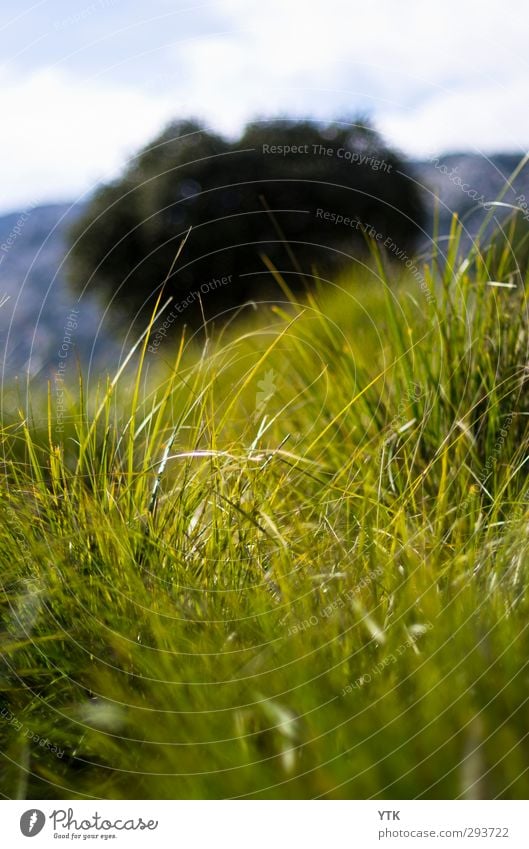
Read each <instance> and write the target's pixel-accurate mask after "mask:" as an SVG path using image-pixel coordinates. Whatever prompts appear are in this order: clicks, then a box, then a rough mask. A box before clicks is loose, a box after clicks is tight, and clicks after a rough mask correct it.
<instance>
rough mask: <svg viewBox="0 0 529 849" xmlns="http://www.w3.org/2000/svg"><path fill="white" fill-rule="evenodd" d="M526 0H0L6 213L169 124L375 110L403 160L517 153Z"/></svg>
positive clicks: (120, 158) (526, 86) (116, 158)
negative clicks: (461, 152)
mask: <svg viewBox="0 0 529 849" xmlns="http://www.w3.org/2000/svg"><path fill="white" fill-rule="evenodd" d="M525 17H526V7H525V3H524V2H522V0H504V2H498V0H489V2H486V0H484V2H480V3H477V2H470V1H469V0H458V2H456V0H444V2H443V3H442V4H437V3H435V4H433V3H430V2H427V0H402V2H396V0H378V2H358V0H217V2H195V0H176V2H170V0H93V2H91V0H74V2H65V0H38V2H27V0H22V3H21V2H20V0H18V2H14V0H2V4H1V12H0V37H1V39H2V47H3V51H2V58H1V59H0V84H1V86H2V100H1V106H2V133H1V134H0V161H1V162H2V163H3V166H4V167H3V169H2V181H1V183H0V210H2V211H6V210H10V209H15V208H20V207H23V206H24V205H27V204H31V203H37V202H42V201H46V200H50V201H51V200H61V199H73V198H76V197H79V196H80V195H82V194H83V193H84V192H87V191H90V189H91V188H92V187H93V186H94V185H95V184H96V183H97V182H98V181H100V180H104V179H109V178H111V177H112V176H114V175H116V174H117V173H119V170H120V169H121V168H122V167H123V165H124V164H125V163H126V161H127V158H128V157H129V156H131V155H132V154H133V153H134V152H135V151H136V150H137V149H138V147H139V146H141V145H143V144H145V143H146V142H148V141H149V140H150V139H151V138H152V137H153V136H154V135H155V134H156V133H157V132H159V130H160V129H161V128H162V127H163V126H164V124H166V123H167V122H168V121H169V120H170V119H171V118H177V117H184V116H189V115H193V116H196V117H199V118H202V119H203V120H204V121H205V122H206V123H207V124H209V125H210V126H214V127H215V128H217V129H220V130H222V131H224V132H226V133H228V134H230V133H236V132H237V130H238V129H239V128H240V126H241V125H242V124H243V123H244V122H245V121H246V120H248V119H250V118H252V117H255V116H259V117H266V116H268V115H270V116H272V115H277V114H279V113H281V114H288V115H299V116H313V117H316V118H322V119H327V118H328V119H331V118H333V117H341V118H344V117H353V116H355V115H356V114H358V113H359V112H360V113H363V114H367V115H370V116H371V117H372V118H373V119H374V121H375V124H376V125H377V126H378V128H379V129H380V130H381V131H382V132H383V133H384V134H385V136H386V137H387V139H388V140H389V141H390V142H391V143H393V144H395V145H397V146H398V147H399V148H400V149H401V150H403V151H404V152H405V153H407V154H409V155H411V156H421V157H424V156H428V155H433V154H437V153H440V152H444V151H450V150H463V149H465V150H474V151H481V152H485V153H488V152H491V151H496V150H509V151H514V152H519V153H520V154H522V153H525V152H526V148H527V147H529V110H528V109H527V108H526V106H527V95H528V93H529V67H528V62H527V58H526V57H527V37H526V36H527V26H524V18H525Z"/></svg>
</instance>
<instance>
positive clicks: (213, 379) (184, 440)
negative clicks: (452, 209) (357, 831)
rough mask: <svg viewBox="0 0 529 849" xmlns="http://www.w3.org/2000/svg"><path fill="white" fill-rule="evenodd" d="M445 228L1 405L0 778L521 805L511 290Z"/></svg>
mask: <svg viewBox="0 0 529 849" xmlns="http://www.w3.org/2000/svg"><path fill="white" fill-rule="evenodd" d="M457 239H458V230H457V226H456V225H454V230H453V239H452V244H453V248H452V249H451V252H450V256H449V257H448V261H447V263H446V266H445V267H444V266H443V268H441V266H440V264H439V263H438V262H437V261H436V260H435V259H434V260H433V261H432V262H431V263H430V265H429V266H428V267H425V268H424V269H421V273H422V272H424V283H423V285H420V282H419V280H418V277H417V276H415V277H414V276H408V277H406V275H405V274H402V271H403V269H400V270H399V269H398V268H393V269H391V270H390V271H389V272H388V271H387V270H386V269H385V267H384V265H383V263H382V262H381V261H379V262H378V264H377V263H375V265H374V269H373V270H372V271H368V270H366V269H364V270H359V269H357V270H354V269H353V270H352V272H351V274H350V275H349V277H348V278H347V279H345V280H343V281H341V283H340V285H339V286H338V285H331V284H321V285H319V286H318V287H317V288H316V291H315V292H314V294H313V295H312V296H310V297H309V298H308V299H307V302H306V303H304V304H303V305H296V304H294V303H289V302H288V299H287V298H285V300H286V303H285V304H284V305H283V307H280V308H279V307H277V308H274V309H272V308H270V309H269V310H268V311H265V312H264V315H262V316H261V317H259V316H257V317H255V318H254V319H253V320H251V321H249V322H248V323H247V324H246V325H240V324H239V325H237V326H234V327H231V328H229V329H228V330H226V331H224V332H223V333H218V334H217V335H216V336H215V335H212V336H211V338H210V339H209V341H208V345H207V348H206V349H205V351H202V352H200V351H198V350H197V348H196V346H195V348H194V349H192V348H190V347H189V346H186V345H183V346H181V347H180V348H179V349H178V350H176V351H172V350H171V349H170V348H165V349H163V348H162V349H160V353H159V354H158V355H157V356H155V357H151V358H150V359H149V358H148V357H147V356H144V352H143V353H142V352H141V349H142V346H144V345H145V344H147V337H146V338H145V340H143V341H142V343H141V345H140V346H139V348H138V351H137V352H136V355H135V356H136V360H137V375H136V377H135V378H134V380H131V379H130V374H129V372H127V370H125V371H124V372H123V374H122V375H121V376H120V378H119V379H117V380H114V381H110V380H109V381H108V382H105V381H102V382H101V384H100V385H99V386H98V387H95V386H91V387H86V386H84V385H83V383H82V381H81V382H80V384H79V386H71V387H69V388H68V396H67V401H66V407H67V411H66V412H67V417H66V420H65V422H64V423H63V424H64V430H61V429H60V424H61V422H59V421H58V417H57V410H56V404H57V397H56V396H57V393H56V391H55V389H54V387H50V391H49V399H48V400H47V401H46V400H43V399H42V398H39V395H38V391H36V393H35V397H34V398H32V399H31V406H30V405H29V404H25V403H22V402H21V403H20V410H18V411H17V412H16V415H15V414H13V415H12V416H11V417H8V416H7V415H6V419H5V421H4V424H3V428H2V431H1V439H2V446H3V452H2V454H3V456H2V462H3V484H2V488H1V491H0V558H1V563H2V571H1V575H2V595H1V604H0V611H1V620H0V627H1V633H2V662H1V668H0V706H1V708H2V715H1V716H0V752H1V762H0V768H1V773H0V790H1V792H2V793H3V795H4V796H6V797H10V798H12V797H16V798H54V797H55V798H65V797H66V798H93V797H95V798H213V797H214V798H217V797H222V798H225V797H245V798H246V797H253V798H266V797H273V798H313V797H324V798H369V797H379V798H384V797H385V798H416V797H420V798H455V797H458V798H459V797H461V798H480V797H484V798H493V797H501V798H527V796H528V794H529V767H528V765H527V757H526V752H527V745H528V742H527V736H528V734H529V709H528V704H527V700H528V698H529V689H528V683H529V669H528V666H527V664H528V659H529V634H528V632H527V629H528V626H529V609H528V607H529V598H528V591H527V587H528V566H529V559H528V556H529V552H528V548H529V540H528V519H529V515H528V508H529V501H528V497H527V489H528V485H527V469H528V468H529V466H528V464H527V462H526V461H527V459H528V458H529V454H528V453H527V452H528V445H529V442H528V439H527V435H528V430H527V422H528V414H529V403H528V402H529V388H528V385H527V373H526V362H527V344H528V341H529V332H528V324H527V305H526V293H527V289H526V280H525V276H524V274H523V273H521V272H520V269H519V268H517V266H516V262H515V259H514V258H513V256H512V253H511V251H510V249H509V244H508V240H506V241H505V243H502V242H501V241H500V240H497V241H496V245H495V248H494V249H491V250H490V251H489V252H488V253H487V254H486V255H485V256H482V255H480V254H479V252H476V253H475V254H474V255H473V256H470V257H468V258H467V260H466V261H465V262H464V263H461V261H460V259H458V257H457ZM404 270H405V269H404ZM388 275H389V277H388ZM287 280H288V278H287ZM498 282H500V283H501V282H503V283H505V282H506V283H509V284H510V285H511V286H512V288H506V287H500V286H497V285H491V283H498ZM284 285H285V286H286V284H284ZM285 291H286V290H285ZM138 352H139V353H138Z"/></svg>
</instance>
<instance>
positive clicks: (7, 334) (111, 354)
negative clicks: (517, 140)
mask: <svg viewBox="0 0 529 849" xmlns="http://www.w3.org/2000/svg"><path fill="white" fill-rule="evenodd" d="M519 161H520V157H519V156H518V155H514V154H497V155H494V156H491V157H488V158H486V157H483V156H479V155H474V154H452V155H448V156H443V157H440V158H439V159H434V160H427V161H420V162H419V161H417V162H411V163H408V164H409V168H410V173H411V175H412V176H413V178H414V179H415V180H417V181H418V182H419V183H420V184H421V186H423V189H422V191H423V193H424V196H425V199H426V201H427V204H428V209H429V212H430V215H429V220H430V221H432V220H433V208H434V201H435V198H436V197H438V198H439V225H440V235H441V237H446V235H447V233H448V231H449V228H450V220H451V217H452V214H453V213H454V212H457V213H458V214H459V216H460V218H462V219H463V220H464V223H465V225H466V227H467V241H470V239H471V238H472V235H473V234H475V233H476V232H477V230H478V229H479V226H480V225H481V223H482V221H483V219H484V217H485V215H486V210H485V209H484V204H485V203H487V202H490V201H494V200H495V199H496V198H497V197H498V195H499V194H500V193H501V192H502V191H503V189H504V188H505V186H506V184H507V182H508V179H509V176H510V175H511V173H512V172H513V171H514V169H515V168H516V166H517V165H518V163H519ZM381 179H384V175H381ZM526 198H529V170H525V169H524V171H523V172H522V174H521V175H520V176H519V177H518V178H517V179H516V180H515V182H514V184H513V185H509V186H508V188H507V191H506V193H505V195H504V197H503V203H505V204H514V205H517V206H522V207H523V204H524V203H529V200H527V201H526ZM83 209H84V207H83V206H81V205H72V204H50V205H46V206H39V207H35V208H33V209H31V208H29V209H27V210H20V211H18V212H14V213H11V214H9V215H4V216H0V304H2V306H1V307H0V346H1V350H2V360H3V375H4V378H5V377H6V376H8V377H9V376H11V375H13V374H18V375H20V376H23V375H27V374H29V375H30V376H33V377H38V378H39V379H40V378H42V379H43V380H47V379H49V378H51V377H52V376H53V373H54V372H55V371H56V369H57V366H58V363H59V361H60V359H61V358H60V357H59V352H60V351H62V350H64V348H63V347H62V346H63V345H64V339H65V335H66V334H67V335H68V340H67V342H68V356H67V358H66V359H67V365H68V368H69V369H75V368H76V367H77V358H79V360H80V362H81V363H82V364H83V368H85V369H86V368H87V366H88V365H90V369H91V370H94V371H98V370H100V369H103V370H104V369H106V368H108V367H109V365H110V367H111V368H112V369H113V368H114V367H115V365H116V363H117V362H118V360H119V357H120V354H121V348H120V347H119V345H118V343H117V342H116V341H115V340H116V338H117V335H116V333H115V328H113V327H112V325H111V324H109V320H108V319H105V322H104V324H102V328H103V329H102V330H98V328H99V325H100V321H101V317H102V310H101V307H100V305H99V304H98V302H97V301H96V300H95V298H94V297H92V296H91V295H89V294H88V295H83V296H82V298H81V299H80V300H78V298H77V296H75V295H73V294H72V293H71V291H70V290H69V288H68V286H67V284H66V281H65V273H64V259H65V256H66V252H67V250H68V248H67V232H68V229H69V227H70V225H71V224H72V223H73V222H74V221H75V220H76V219H77V218H78V217H79V216H80V214H81V213H82V212H83ZM508 212H509V209H508V208H506V207H500V208H498V213H497V214H498V217H500V218H501V217H502V216H504V215H505V214H507V213H508ZM428 237H429V234H425V241H424V246H425V247H426V246H427V243H428ZM2 302H3V303H2ZM72 310H78V313H77V314H74V315H75V316H76V321H75V322H72V321H71V320H70V319H69V316H71V315H72ZM74 323H75V324H76V327H75V328H73V327H72V324H74ZM68 324H70V326H69V327H68ZM62 359H64V358H62Z"/></svg>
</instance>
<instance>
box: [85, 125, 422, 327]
mask: <svg viewBox="0 0 529 849" xmlns="http://www.w3.org/2000/svg"><path fill="white" fill-rule="evenodd" d="M422 219H423V209H422V204H421V201H420V197H419V194H418V192H417V190H416V188H415V185H414V183H413V181H412V180H411V179H409V178H408V177H407V176H405V175H404V174H403V173H402V162H401V160H400V158H399V156H398V155H397V154H396V153H395V152H394V151H392V150H390V149H389V148H388V147H387V146H386V145H385V144H384V142H383V141H382V139H381V138H380V137H379V135H378V134H377V133H376V132H375V131H374V130H373V129H372V128H371V127H370V126H369V125H368V124H366V123H365V122H362V123H357V124H345V123H343V124H341V123H334V124H329V125H325V126H321V125H318V124H316V123H313V122H308V121H303V122H293V121H287V120H276V121H272V122H270V121H268V122H255V123H252V124H250V125H248V126H247V127H246V128H245V130H244V132H243V133H242V135H241V136H240V138H239V139H237V140H236V141H229V140H227V139H225V138H223V137H221V136H220V135H218V134H216V133H213V132H211V131H208V130H206V129H204V127H202V126H201V125H200V124H198V123H196V122H194V121H182V122H178V123H175V124H173V125H171V126H170V127H169V128H168V129H167V130H166V131H165V132H164V133H163V134H162V135H161V136H160V137H159V138H158V139H156V140H155V141H154V143H153V144H151V145H149V146H148V147H146V148H145V149H144V150H142V151H141V152H140V153H139V155H138V156H137V157H135V158H134V159H133V160H132V162H131V163H130V165H129V166H128V168H127V169H126V171H125V173H124V174H123V175H122V176H121V177H120V178H119V179H118V180H116V181H115V182H114V183H112V184H109V185H106V186H103V187H102V188H100V189H99V190H98V191H97V192H96V193H95V195H94V196H93V198H92V200H91V202H90V203H89V205H88V207H87V210H86V212H85V213H84V215H83V216H82V217H81V218H80V219H79V220H78V221H77V223H76V224H75V226H74V229H73V231H72V250H71V255H70V279H71V281H72V283H73V285H74V286H75V287H76V288H77V289H78V290H83V289H84V288H85V286H87V287H88V289H89V290H94V289H95V290H97V291H98V292H99V293H100V294H101V295H102V296H104V297H105V299H106V300H108V299H109V298H110V299H111V300H112V303H113V305H114V306H115V307H116V308H117V309H121V310H123V311H125V313H126V315H127V316H128V317H129V319H131V318H132V317H133V316H134V315H135V314H136V313H137V312H138V313H139V315H140V316H141V318H142V320H144V318H145V316H146V315H147V314H150V312H151V311H152V307H153V303H154V299H155V297H156V296H157V294H158V292H159V289H160V286H161V284H162V283H163V282H164V281H165V289H166V292H167V294H168V295H169V294H170V295H172V296H173V297H174V303H175V306H176V307H177V308H178V312H179V313H180V314H181V322H180V325H179V322H178V321H177V322H175V325H176V326H177V327H178V326H180V328H181V326H182V324H183V323H184V322H185V323H186V324H189V325H191V326H192V327H195V328H196V327H198V326H199V325H201V324H202V321H203V317H202V316H203V314H204V315H205V316H206V318H207V319H211V318H213V317H215V316H218V315H219V314H220V313H223V312H224V313H225V314H227V315H231V311H232V310H233V309H235V308H237V307H239V306H240V305H241V304H243V303H245V302H247V301H248V300H259V299H260V298H274V297H276V298H277V297H279V296H280V294H281V293H280V290H279V289H278V288H277V284H276V283H275V282H274V278H273V276H272V275H271V274H270V271H269V268H267V266H266V265H265V260H264V257H267V258H268V259H269V260H270V261H271V262H272V263H273V265H274V266H276V267H277V268H278V269H279V270H280V271H281V272H283V274H284V275H285V277H286V279H287V281H288V284H289V286H290V288H291V289H292V290H293V291H294V292H297V293H301V292H302V291H303V290H304V289H305V287H306V286H307V285H308V283H307V281H310V280H311V279H313V276H314V274H318V273H319V274H321V275H324V276H328V275H333V274H336V273H337V272H338V271H339V270H340V269H341V268H343V267H345V266H346V265H347V264H348V263H350V262H351V258H353V257H358V256H359V255H362V254H364V253H365V251H366V233H367V234H368V235H369V234H371V236H373V235H374V233H377V234H378V238H379V242H380V244H383V241H384V240H386V239H387V240H391V241H392V243H393V244H394V245H397V246H398V248H399V249H402V250H404V251H411V250H412V249H413V245H414V242H415V239H416V236H417V234H418V232H419V230H420V227H421V224H422ZM189 228H191V229H189ZM188 231H189V232H188ZM186 234H188V235H187V240H186V242H185V246H184V248H183V250H182V252H181V255H180V257H179V258H178V260H177V262H176V264H175V265H174V267H173V269H172V271H171V274H170V275H169V277H168V279H167V280H166V278H167V275H168V270H169V269H170V268H171V265H172V263H173V260H174V257H175V254H176V252H177V249H178V247H179V245H181V243H182V240H183V239H184V238H185V237H186ZM388 243H389V242H388ZM394 253H395V251H394ZM222 281H224V282H222ZM309 285H310V284H309ZM226 311H227V313H226ZM218 320H219V321H220V320H221V319H218Z"/></svg>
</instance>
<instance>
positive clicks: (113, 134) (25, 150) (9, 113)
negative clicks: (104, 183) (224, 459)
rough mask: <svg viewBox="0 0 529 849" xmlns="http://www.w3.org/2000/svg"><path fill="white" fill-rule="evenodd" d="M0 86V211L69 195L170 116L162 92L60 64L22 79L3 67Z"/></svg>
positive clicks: (107, 170)
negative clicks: (71, 71) (89, 76)
mask: <svg viewBox="0 0 529 849" xmlns="http://www.w3.org/2000/svg"><path fill="white" fill-rule="evenodd" d="M0 85H1V86H2V113H3V122H2V133H1V134H0V161H1V162H2V163H4V167H3V169H2V183H1V186H0V207H2V208H3V209H11V208H16V207H17V206H23V205H25V204H27V203H29V202H32V201H36V202H40V201H42V200H54V199H61V198H68V199H71V198H73V197H75V196H76V195H77V194H78V193H80V192H83V191H85V190H86V189H87V188H89V187H90V186H92V185H93V184H94V182H96V181H98V180H100V179H102V178H108V177H109V176H111V175H112V174H113V173H115V172H116V170H117V169H118V168H119V167H120V166H122V165H123V163H124V161H125V160H126V158H127V156H129V155H131V154H133V153H134V152H135V151H136V150H137V148H138V147H139V146H141V145H142V144H143V143H145V142H147V141H148V140H149V139H151V138H152V136H153V135H154V134H155V133H157V132H158V131H159V129H160V126H161V125H162V124H163V123H164V122H165V121H167V120H168V119H169V118H170V117H171V116H172V115H173V104H172V101H171V99H170V98H168V97H165V96H160V97H158V98H152V97H151V96H148V95H146V94H143V93H142V92H141V91H139V90H134V89H131V88H127V87H125V86H120V85H109V84H108V83H103V82H100V81H98V82H97V83H96V82H87V81H83V80H79V79H75V78H73V77H72V76H68V75H67V74H66V73H65V72H64V71H62V70H43V71H36V72H34V73H31V74H29V75H27V76H24V77H22V76H20V75H18V76H16V75H15V74H14V72H13V71H12V70H11V69H8V68H6V67H5V66H4V67H3V68H2V69H1V70H0Z"/></svg>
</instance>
